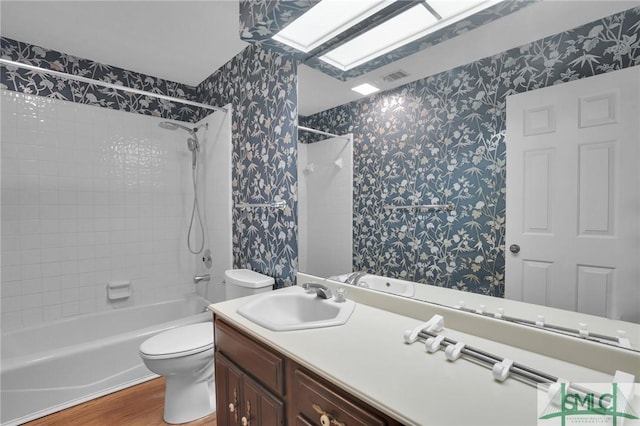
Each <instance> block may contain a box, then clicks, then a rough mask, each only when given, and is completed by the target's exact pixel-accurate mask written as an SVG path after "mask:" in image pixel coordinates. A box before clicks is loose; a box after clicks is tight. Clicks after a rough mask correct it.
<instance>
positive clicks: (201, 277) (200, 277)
mask: <svg viewBox="0 0 640 426" xmlns="http://www.w3.org/2000/svg"><path fill="white" fill-rule="evenodd" d="M210 279H211V276H210V275H209V274H205V275H196V276H195V277H193V282H194V283H195V284H198V283H199V282H202V281H209V280H210Z"/></svg>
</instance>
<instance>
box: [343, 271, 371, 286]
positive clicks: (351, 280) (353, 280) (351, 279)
mask: <svg viewBox="0 0 640 426" xmlns="http://www.w3.org/2000/svg"><path fill="white" fill-rule="evenodd" d="M367 274H368V272H367V271H358V272H354V273H352V274H351V275H349V276H348V277H347V279H346V280H344V283H345V284H352V285H355V286H357V285H358V281H360V278H362V277H364V276H365V275H367Z"/></svg>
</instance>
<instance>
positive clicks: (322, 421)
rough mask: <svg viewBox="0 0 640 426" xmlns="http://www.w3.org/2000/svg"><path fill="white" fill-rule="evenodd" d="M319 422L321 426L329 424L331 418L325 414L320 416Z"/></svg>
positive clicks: (328, 425) (329, 425)
mask: <svg viewBox="0 0 640 426" xmlns="http://www.w3.org/2000/svg"><path fill="white" fill-rule="evenodd" d="M320 424H321V425H322V426H331V419H330V418H329V416H327V415H326V414H323V415H321V416H320Z"/></svg>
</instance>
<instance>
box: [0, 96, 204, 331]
mask: <svg viewBox="0 0 640 426" xmlns="http://www.w3.org/2000/svg"><path fill="white" fill-rule="evenodd" d="M0 97H1V99H2V104H1V107H2V134H1V137H2V151H1V157H2V200H1V205H2V206H1V207H2V247H1V250H2V293H1V299H2V330H3V331H6V330H8V329H13V328H17V327H26V326H29V325H35V324H38V323H40V322H43V321H49V320H55V319H59V318H64V317H68V316H72V315H78V314H85V313H89V312H92V311H95V310H101V309H109V308H111V307H113V306H114V304H112V303H108V302H107V300H106V283H107V282H108V281H110V280H117V279H130V280H132V282H133V288H134V295H133V300H130V301H128V302H126V303H124V305H129V304H132V303H149V302H154V301H159V300H169V299H173V298H176V297H181V296H182V295H183V294H185V293H187V292H188V291H190V290H191V288H190V286H191V283H190V280H191V273H192V264H191V263H192V260H191V258H190V257H188V256H185V255H184V254H183V253H184V252H185V251H186V250H184V249H183V247H182V244H180V245H178V243H177V241H180V243H181V242H182V241H183V233H184V232H183V230H184V229H185V227H186V226H187V225H188V224H185V221H186V220H187V219H186V218H187V217H188V215H187V212H186V209H187V206H188V204H189V203H186V202H185V198H186V197H187V195H186V188H188V185H187V182H188V181H187V179H188V178H190V174H189V173H190V161H188V159H187V155H188V154H189V153H188V151H187V150H186V148H185V149H182V148H184V147H183V143H184V138H183V137H182V135H179V134H177V133H174V132H168V131H166V130H162V129H160V128H159V127H158V126H157V123H158V122H159V121H160V119H159V118H154V117H149V116H144V115H137V114H127V113H125V112H122V111H116V110H110V109H106V108H99V107H94V106H88V105H82V104H78V103H72V102H66V101H60V100H55V99H48V98H43V97H40V96H34V95H25V94H21V93H17V92H13V91H8V90H0ZM118 306H120V305H118Z"/></svg>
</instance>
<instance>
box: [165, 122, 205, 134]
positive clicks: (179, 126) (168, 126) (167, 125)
mask: <svg viewBox="0 0 640 426" xmlns="http://www.w3.org/2000/svg"><path fill="white" fill-rule="evenodd" d="M158 126H160V127H162V128H163V129H166V130H177V129H182V130H186V131H187V132H189V133H191V134H194V133H195V132H196V130H197V129H191V128H189V127H187V126H183V125H182V124H178V123H172V122H171V121H161V122H160V123H158Z"/></svg>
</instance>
